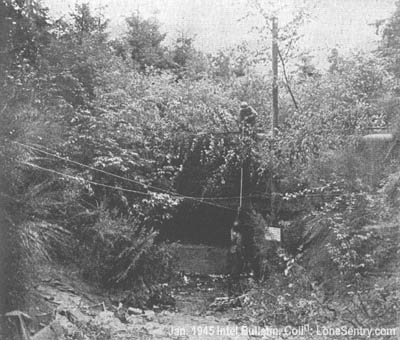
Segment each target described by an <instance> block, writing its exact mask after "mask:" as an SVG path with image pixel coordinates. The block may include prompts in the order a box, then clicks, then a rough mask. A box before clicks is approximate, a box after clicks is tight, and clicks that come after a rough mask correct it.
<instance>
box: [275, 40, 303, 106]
mask: <svg viewBox="0 0 400 340" xmlns="http://www.w3.org/2000/svg"><path fill="white" fill-rule="evenodd" d="M278 55H279V59H280V60H281V64H282V70H283V76H284V77H285V85H286V88H287V90H288V92H289V94H290V97H291V98H292V101H293V104H294V107H295V108H296V110H298V109H299V106H298V105H297V101H296V98H295V97H294V94H293V91H292V88H291V87H290V84H289V78H288V76H287V72H286V64H285V61H284V60H283V58H282V54H281V51H280V50H279V48H278Z"/></svg>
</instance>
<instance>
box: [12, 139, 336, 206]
mask: <svg viewBox="0 0 400 340" xmlns="http://www.w3.org/2000/svg"><path fill="white" fill-rule="evenodd" d="M14 143H16V144H18V145H20V146H23V147H26V148H29V149H32V150H36V151H38V152H41V153H44V154H46V155H49V156H52V157H55V158H58V159H60V160H62V161H65V162H69V163H72V164H75V165H78V166H81V167H84V168H87V169H90V170H93V171H97V172H100V173H103V174H105V175H108V176H112V177H115V178H118V179H121V180H124V181H127V182H131V183H135V184H139V185H141V186H143V187H144V188H146V189H147V188H151V189H154V190H157V191H161V192H163V193H166V194H168V195H170V196H172V197H175V198H183V199H189V200H193V201H197V202H199V203H203V204H208V205H212V206H215V207H220V208H224V209H228V210H232V211H235V209H232V208H230V207H227V206H224V205H220V204H216V203H211V202H206V201H205V200H230V199H232V200H233V199H240V198H250V199H251V198H255V197H259V198H268V197H270V195H268V194H258V195H254V194H253V195H247V196H225V197H221V196H218V197H206V196H187V195H182V194H179V193H175V192H172V191H169V190H166V189H162V188H159V187H156V186H153V185H147V184H145V183H142V182H140V181H137V180H134V179H131V178H126V177H123V176H120V175H117V174H114V173H111V172H108V171H105V170H102V169H97V168H94V167H91V166H89V165H86V164H83V163H80V162H77V161H73V160H70V159H68V158H65V157H61V156H59V155H57V154H55V153H52V152H48V151H45V150H43V149H41V148H38V147H36V146H33V145H28V144H24V143H20V142H16V141H14ZM41 147H43V146H41ZM46 149H47V148H46ZM23 163H24V164H26V165H30V166H32V167H36V168H39V169H42V170H44V171H48V172H53V173H55V174H58V175H60V176H64V177H69V178H73V179H76V180H80V181H82V180H84V181H86V182H87V183H90V184H93V185H97V186H103V187H106V188H111V189H116V190H121V191H125V192H131V193H136V194H140V195H147V196H148V195H151V194H150V193H145V192H142V191H137V190H132V189H126V188H122V187H117V186H111V185H107V184H103V183H99V182H95V181H91V180H87V179H84V178H79V177H76V176H72V175H68V174H65V173H61V172H58V171H55V170H52V169H48V168H44V167H40V166H38V165H36V164H33V163H27V162H23ZM290 195H297V197H333V196H338V194H335V193H304V194H303V193H297V194H296V193H290ZM279 196H282V197H285V194H281V193H279ZM291 198H293V197H287V196H286V199H291Z"/></svg>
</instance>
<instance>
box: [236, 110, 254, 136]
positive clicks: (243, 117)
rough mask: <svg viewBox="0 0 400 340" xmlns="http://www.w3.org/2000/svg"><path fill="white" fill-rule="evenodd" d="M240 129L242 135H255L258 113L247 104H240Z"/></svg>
mask: <svg viewBox="0 0 400 340" xmlns="http://www.w3.org/2000/svg"><path fill="white" fill-rule="evenodd" d="M239 120H240V129H241V133H242V134H250V135H251V134H253V133H254V132H255V128H256V122H257V112H256V110H254V109H253V108H252V107H251V106H250V105H249V104H247V103H246V102H242V103H241V104H240V111H239Z"/></svg>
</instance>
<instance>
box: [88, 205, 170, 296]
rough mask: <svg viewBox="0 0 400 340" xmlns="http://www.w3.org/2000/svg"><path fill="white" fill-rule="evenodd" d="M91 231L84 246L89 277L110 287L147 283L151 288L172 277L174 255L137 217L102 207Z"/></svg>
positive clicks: (89, 229)
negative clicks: (122, 214) (170, 275)
mask: <svg viewBox="0 0 400 340" xmlns="http://www.w3.org/2000/svg"><path fill="white" fill-rule="evenodd" d="M87 233H89V234H90V235H91V236H90V239H91V241H89V242H85V244H84V249H83V253H84V254H83V255H84V256H83V259H84V260H83V271H84V274H85V276H86V277H87V278H89V279H91V280H93V281H97V282H100V283H101V285H103V286H105V287H109V288H110V287H119V288H128V287H129V288H132V287H134V286H137V285H138V284H144V285H145V286H146V287H147V288H148V289H149V291H151V290H152V286H153V285H155V284H156V283H157V282H160V281H162V280H163V279H165V278H166V277H167V276H168V273H169V272H170V271H169V266H170V263H171V258H172V257H171V255H170V253H169V252H168V250H167V247H165V246H163V245H159V244H156V243H155V239H156V236H157V232H156V231H154V230H153V229H152V228H150V227H146V226H144V225H143V224H142V223H140V222H139V221H138V220H137V219H135V218H125V217H114V216H112V215H111V213H109V212H107V211H104V210H101V211H100V213H99V217H98V221H97V222H96V223H95V224H94V225H93V226H91V227H89V228H88V230H87Z"/></svg>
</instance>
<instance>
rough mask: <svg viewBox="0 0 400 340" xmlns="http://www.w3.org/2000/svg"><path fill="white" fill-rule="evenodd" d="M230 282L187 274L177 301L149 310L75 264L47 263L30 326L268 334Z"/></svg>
mask: <svg viewBox="0 0 400 340" xmlns="http://www.w3.org/2000/svg"><path fill="white" fill-rule="evenodd" d="M226 282H227V280H226V278H224V277H218V276H214V277H198V276H186V275H182V276H181V282H180V283H179V284H175V286H174V287H173V288H172V296H173V298H174V300H175V304H174V306H170V307H168V308H157V306H156V307H155V308H153V309H151V310H150V309H147V310H146V309H140V308H133V307H131V308H129V306H126V305H123V304H122V303H119V302H118V300H119V297H118V294H115V295H113V294H110V293H106V292H105V291H103V290H101V289H99V288H96V287H94V286H91V285H89V284H87V283H85V282H84V281H83V280H82V279H81V278H80V276H79V273H78V271H77V270H74V269H73V268H64V267H60V266H57V267H56V266H44V267H42V268H41V269H40V273H37V279H36V283H35V285H34V286H33V287H32V289H31V292H30V301H29V310H28V311H27V312H28V314H29V315H30V316H31V317H32V318H33V321H32V322H31V323H30V324H29V328H30V331H31V334H32V337H33V339H34V340H50V339H74V340H75V339H76V340H84V339H85V340H86V339H99V340H107V339H113V340H114V339H210V340H213V339H222V340H224V339H250V338H251V339H254V338H263V339H268V338H269V337H266V336H263V335H262V334H256V333H257V332H258V330H257V329H256V328H254V327H253V326H249V325H247V324H246V322H245V320H244V319H243V317H242V315H241V308H240V297H239V298H236V299H232V298H229V297H228V295H227V291H228V289H227V283H226ZM235 301H236V304H237V306H235ZM246 327H249V328H248V329H247V328H246ZM49 328H51V331H50V332H47V333H46V332H45V330H46V329H49ZM251 332H252V334H250V333H251ZM41 334H42V335H41ZM43 334H44V335H43Z"/></svg>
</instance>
